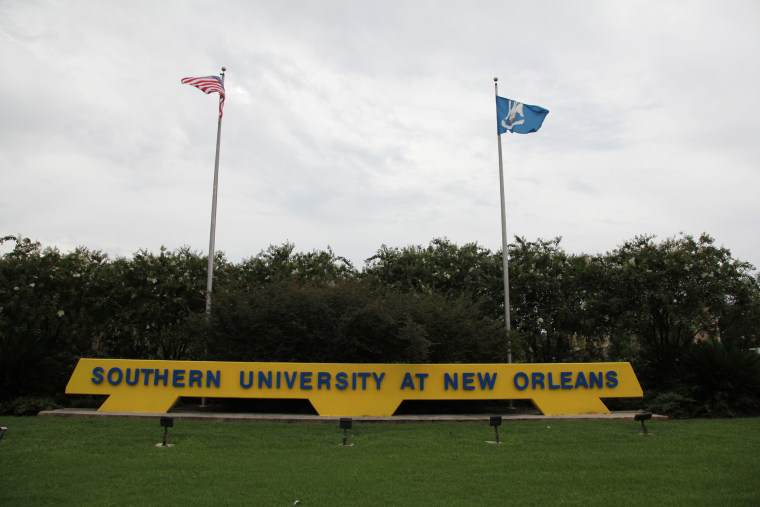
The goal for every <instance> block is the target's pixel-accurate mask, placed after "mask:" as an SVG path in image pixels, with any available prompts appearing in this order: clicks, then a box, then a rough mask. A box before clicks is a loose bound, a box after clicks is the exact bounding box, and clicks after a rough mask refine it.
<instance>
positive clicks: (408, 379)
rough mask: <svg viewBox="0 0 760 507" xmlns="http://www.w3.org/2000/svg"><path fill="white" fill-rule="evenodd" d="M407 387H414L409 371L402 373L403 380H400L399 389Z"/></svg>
mask: <svg viewBox="0 0 760 507" xmlns="http://www.w3.org/2000/svg"><path fill="white" fill-rule="evenodd" d="M407 387H410V388H412V389H414V381H413V380H412V374H411V373H409V372H406V374H404V381H403V382H401V389H405V388H407Z"/></svg>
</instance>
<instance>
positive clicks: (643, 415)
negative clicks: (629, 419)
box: [633, 412, 652, 436]
mask: <svg viewBox="0 0 760 507" xmlns="http://www.w3.org/2000/svg"><path fill="white" fill-rule="evenodd" d="M651 418H652V412H639V413H638V414H634V416H633V420H634V421H641V429H643V430H644V435H647V436H649V432H648V431H647V426H646V424H644V421H648V420H650V419H651Z"/></svg>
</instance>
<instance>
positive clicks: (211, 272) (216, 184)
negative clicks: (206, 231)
mask: <svg viewBox="0 0 760 507" xmlns="http://www.w3.org/2000/svg"><path fill="white" fill-rule="evenodd" d="M226 70H227V68H226V67H222V72H221V76H222V87H224V73H225V71H226ZM219 100H220V101H221V100H222V97H221V96H219ZM221 138H222V114H221V111H220V112H219V123H218V125H217V128H216V157H215V158H214V191H213V196H212V198H211V234H210V237H209V244H208V274H207V276H206V318H207V319H208V318H210V317H211V289H212V286H213V284H214V242H215V240H216V195H217V189H218V187H219V144H220V141H221Z"/></svg>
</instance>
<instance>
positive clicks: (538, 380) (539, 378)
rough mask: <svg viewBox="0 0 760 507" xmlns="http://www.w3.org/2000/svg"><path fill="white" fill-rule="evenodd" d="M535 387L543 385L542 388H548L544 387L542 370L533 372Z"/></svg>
mask: <svg viewBox="0 0 760 507" xmlns="http://www.w3.org/2000/svg"><path fill="white" fill-rule="evenodd" d="M531 376H532V377H533V389H534V390H535V389H536V387H537V386H541V389H546V387H544V374H543V373H540V372H533V375H531Z"/></svg>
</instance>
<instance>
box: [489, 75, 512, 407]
mask: <svg viewBox="0 0 760 507" xmlns="http://www.w3.org/2000/svg"><path fill="white" fill-rule="evenodd" d="M498 81H499V78H498V77H495V78H493V86H494V93H495V95H496V97H497V98H496V101H497V107H496V139H497V141H498V146H499V194H500V196H501V252H502V253H501V257H502V264H503V271H504V321H505V323H506V334H507V363H512V339H511V338H510V331H511V330H512V324H511V318H510V311H509V251H508V250H507V211H506V200H505V198H504V164H503V162H502V155H501V135H500V134H499V108H498V96H499V83H498ZM510 402H511V400H510Z"/></svg>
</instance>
